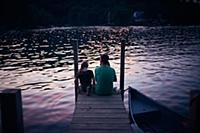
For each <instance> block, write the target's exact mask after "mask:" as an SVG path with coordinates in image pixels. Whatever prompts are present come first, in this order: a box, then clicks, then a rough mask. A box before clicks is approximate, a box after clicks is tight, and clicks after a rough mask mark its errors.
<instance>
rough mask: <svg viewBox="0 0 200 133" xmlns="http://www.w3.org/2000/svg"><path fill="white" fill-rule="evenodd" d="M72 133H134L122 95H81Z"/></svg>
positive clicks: (74, 116)
mask: <svg viewBox="0 0 200 133" xmlns="http://www.w3.org/2000/svg"><path fill="white" fill-rule="evenodd" d="M70 133H132V131H131V127H130V124H129V119H128V113H127V112H126V110H125V107H124V104H123V102H122V100H121V97H120V95H113V96H96V95H92V96H85V95H79V96H78V101H77V103H76V108H75V112H74V115H73V119H72V122H71V125H70Z"/></svg>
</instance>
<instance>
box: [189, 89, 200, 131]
mask: <svg viewBox="0 0 200 133" xmlns="http://www.w3.org/2000/svg"><path fill="white" fill-rule="evenodd" d="M189 110H190V119H191V123H190V127H191V130H190V131H191V133H200V91H199V90H192V91H191V92H190V107H189Z"/></svg>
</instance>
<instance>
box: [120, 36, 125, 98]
mask: <svg viewBox="0 0 200 133" xmlns="http://www.w3.org/2000/svg"><path fill="white" fill-rule="evenodd" d="M124 65H125V40H122V42H121V60H120V90H121V97H122V100H124Z"/></svg>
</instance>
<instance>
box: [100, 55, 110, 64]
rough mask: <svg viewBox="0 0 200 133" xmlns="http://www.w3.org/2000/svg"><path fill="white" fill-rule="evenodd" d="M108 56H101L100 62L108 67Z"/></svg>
mask: <svg viewBox="0 0 200 133" xmlns="http://www.w3.org/2000/svg"><path fill="white" fill-rule="evenodd" d="M108 60H109V56H108V55H107V54H102V55H101V62H102V63H103V64H105V65H110V64H109V61H108Z"/></svg>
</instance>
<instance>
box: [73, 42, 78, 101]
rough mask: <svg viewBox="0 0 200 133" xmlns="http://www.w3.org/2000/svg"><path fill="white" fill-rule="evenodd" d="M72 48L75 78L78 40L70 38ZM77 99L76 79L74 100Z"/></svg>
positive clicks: (76, 82)
mask: <svg viewBox="0 0 200 133" xmlns="http://www.w3.org/2000/svg"><path fill="white" fill-rule="evenodd" d="M72 45H73V50H74V77H75V79H76V76H77V73H78V40H77V39H73V40H72ZM77 99H78V80H75V102H77Z"/></svg>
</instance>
